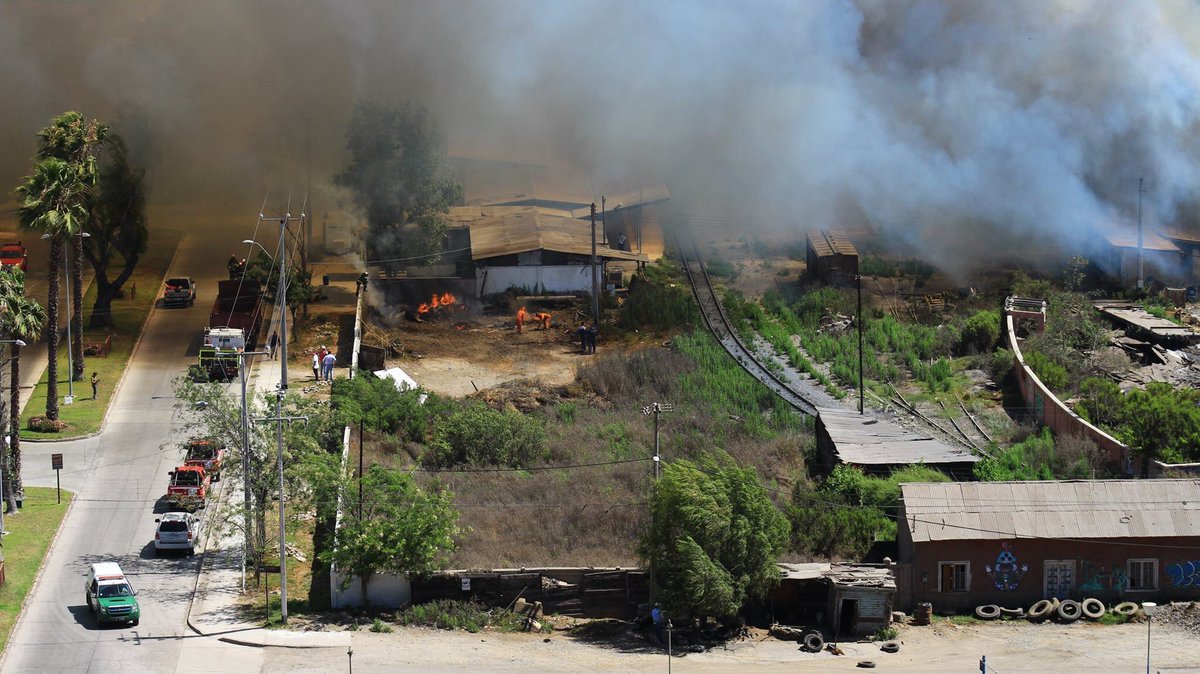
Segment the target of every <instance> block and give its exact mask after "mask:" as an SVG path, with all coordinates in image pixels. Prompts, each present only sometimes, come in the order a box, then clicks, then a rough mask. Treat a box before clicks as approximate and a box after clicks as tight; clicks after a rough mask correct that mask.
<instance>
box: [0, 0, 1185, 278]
mask: <svg viewBox="0 0 1200 674" xmlns="http://www.w3.org/2000/svg"><path fill="white" fill-rule="evenodd" d="M1195 26H1200V8H1198V7H1197V5H1196V4H1194V3H1192V2H1190V1H1189V0H1159V1H1157V2H1155V1H1153V0H1146V1H1143V2H1133V1H1124V0H1008V1H1006V2H943V1H933V0H812V1H810V2H794V1H785V0H778V1H775V2H772V1H770V0H760V1H758V2H751V3H736V2H718V1H715V0H713V1H706V0H657V1H655V2H638V1H634V0H608V1H604V2H601V1H599V0H579V1H572V2H556V1H554V0H506V1H505V2H493V1H487V0H477V1H471V0H439V1H438V2H417V3H396V2H394V1H392V0H354V1H352V2H345V1H344V0H338V1H334V0H259V1H256V2H242V1H237V0H225V1H220V0H206V1H205V2H170V1H165V0H161V1H152V0H141V1H133V0H128V1H124V2H121V1H113V2H106V3H103V4H93V3H82V2H76V1H73V0H10V1H9V2H5V3H3V4H0V91H3V92H4V94H3V99H2V100H3V102H2V103H0V110H2V111H3V114H2V115H0V134H2V135H0V138H2V140H3V147H4V149H5V152H4V153H2V154H0V183H2V184H3V186H5V187H8V186H13V185H15V184H16V182H17V181H18V180H19V178H20V177H21V176H22V175H24V174H25V173H27V172H28V169H29V158H30V157H31V156H32V154H33V151H34V146H35V136H34V134H35V132H36V131H37V129H39V128H40V127H42V126H44V125H45V124H46V123H47V122H48V120H49V119H50V118H51V117H52V116H53V115H54V114H57V113H59V112H62V111H64V110H68V109H78V110H80V111H82V112H84V113H85V114H86V115H88V116H89V117H97V118H99V119H101V120H103V121H112V122H114V123H115V124H116V125H117V127H118V129H119V130H120V131H121V132H122V133H123V134H124V135H126V136H127V138H128V139H129V140H130V145H131V148H133V149H134V150H135V151H137V150H139V149H140V150H141V151H142V152H143V153H144V157H145V159H144V161H145V163H147V165H148V168H149V169H150V179H151V181H152V183H153V185H154V187H155V188H156V190H157V191H156V192H155V198H156V199H159V200H167V199H169V200H175V201H179V202H185V201H189V200H190V201H195V202H208V203H217V204H223V205H227V206H229V207H231V208H234V209H241V208H243V206H242V205H243V204H245V205H246V206H245V208H246V209H247V210H248V212H250V213H253V212H254V209H257V208H258V205H259V203H260V202H261V199H262V195H263V194H265V193H267V192H272V193H273V194H276V195H279V194H280V193H281V192H283V191H290V192H291V193H293V194H296V195H299V194H302V193H304V192H305V191H313V192H317V191H319V190H318V187H320V186H323V185H327V184H328V183H329V177H330V176H331V175H332V174H333V173H336V172H337V171H338V170H340V169H341V167H342V166H343V164H344V163H345V151H344V131H345V125H346V122H347V120H348V119H349V116H350V112H351V110H352V109H353V106H354V104H355V103H356V102H357V101H359V100H362V99H370V100H377V101H382V102H396V101H400V100H404V99H412V100H416V101H419V102H422V103H425V104H426V105H428V106H429V107H430V109H431V110H433V111H434V113H435V114H436V115H437V116H438V117H439V119H440V120H441V121H442V127H443V130H444V131H445V132H446V134H447V136H448V138H449V140H450V144H451V149H452V151H453V152H455V153H459V154H465V155H470V156H477V157H486V158H492V159H508V160H519V161H533V162H541V163H547V164H556V163H569V164H572V165H574V166H576V167H579V168H582V169H584V170H586V171H588V172H590V174H591V175H593V176H595V179H596V183H597V184H603V183H605V182H620V181H624V182H626V183H627V184H637V183H638V182H640V181H655V182H662V181H665V182H666V183H667V184H668V185H669V186H670V187H671V189H672V193H673V195H674V197H675V198H674V203H675V205H676V206H681V207H682V208H684V209H686V212H687V214H688V217H689V218H690V219H693V220H694V221H696V222H700V223H703V224H710V225H711V224H713V223H721V224H727V225H728V226H729V227H730V228H731V229H735V230H736V229H739V228H754V227H768V226H770V227H776V228H782V229H785V230H789V231H800V230H802V229H805V228H810V227H831V226H832V227H836V226H844V225H847V224H851V225H853V224H859V223H853V222H851V223H847V222H846V220H847V219H857V220H861V221H862V222H863V223H867V224H870V225H872V226H875V227H879V228H882V229H884V230H885V231H887V232H889V233H891V234H892V235H894V236H895V237H898V238H900V239H902V240H904V241H907V242H908V243H909V244H911V245H912V246H913V247H914V248H920V249H922V250H923V251H924V252H925V253H926V254H927V255H928V256H929V257H930V258H932V259H934V260H941V261H942V262H943V263H944V264H947V265H951V266H953V265H956V264H957V265H962V266H966V265H968V264H970V260H971V259H973V257H974V256H975V255H983V254H984V253H985V252H986V251H989V250H992V251H994V250H995V249H996V248H997V247H998V246H1007V245H1020V243H1021V242H1027V243H1032V244H1033V245H1037V246H1045V245H1055V244H1059V245H1065V246H1074V245H1077V244H1079V243H1081V242H1083V241H1087V240H1089V239H1092V238H1094V234H1095V231H1096V229H1097V228H1111V227H1119V226H1124V227H1132V226H1133V223H1134V221H1135V215H1134V214H1135V212H1136V206H1137V198H1138V193H1137V184H1138V178H1140V177H1144V178H1146V179H1147V181H1148V184H1149V189H1148V191H1147V192H1146V194H1145V196H1144V199H1145V203H1144V212H1145V213H1146V217H1147V220H1148V221H1149V222H1151V223H1152V224H1154V223H1164V224H1168V225H1172V226H1175V227H1178V228H1186V227H1188V226H1189V225H1190V223H1192V222H1193V221H1194V219H1195V208H1196V201H1197V199H1196V197H1195V189H1196V186H1197V185H1198V184H1200V180H1198V178H1200V175H1198V173H1200V171H1198V168H1200V154H1198V153H1197V149H1198V148H1197V137H1198V134H1197V132H1198V131H1200V128H1198V126H1200V125H1198V124H1197V119H1198V113H1200V62H1198V60H1197V46H1198V44H1200V42H1198V36H1197V34H1196V30H1195V28H1194V27H1195Z"/></svg>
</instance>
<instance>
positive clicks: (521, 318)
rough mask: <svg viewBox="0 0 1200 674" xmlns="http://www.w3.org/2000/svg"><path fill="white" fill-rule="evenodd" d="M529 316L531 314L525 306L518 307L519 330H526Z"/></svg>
mask: <svg viewBox="0 0 1200 674" xmlns="http://www.w3.org/2000/svg"><path fill="white" fill-rule="evenodd" d="M527 318H529V314H528V313H526V312H525V307H521V308H520V309H517V332H525V319H527Z"/></svg>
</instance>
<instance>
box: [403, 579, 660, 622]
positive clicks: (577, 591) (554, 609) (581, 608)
mask: <svg viewBox="0 0 1200 674" xmlns="http://www.w3.org/2000/svg"><path fill="white" fill-rule="evenodd" d="M517 597H521V598H523V599H525V600H526V601H530V602H534V601H540V602H542V610H543V611H544V612H545V613H550V614H558V615H567V616H574V617H578V618H620V619H622V620H633V619H634V618H637V617H638V615H639V614H640V613H642V612H644V609H645V606H646V604H647V603H648V602H649V600H650V584H649V576H648V575H647V574H646V572H644V571H641V570H639V569H585V568H546V569H519V570H518V569H505V570H495V571H447V572H444V573H440V574H438V575H436V576H433V577H430V578H425V579H420V580H413V581H412V601H413V603H414V604H420V603H423V602H428V601H433V600H436V599H459V600H465V599H470V600H473V601H478V602H481V603H484V604H488V605H491V606H508V605H509V604H511V603H512V602H514V601H516V599H517Z"/></svg>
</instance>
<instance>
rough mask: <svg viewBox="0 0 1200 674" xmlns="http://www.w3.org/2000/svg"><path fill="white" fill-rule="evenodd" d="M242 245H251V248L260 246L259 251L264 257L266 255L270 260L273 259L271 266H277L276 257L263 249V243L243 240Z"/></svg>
mask: <svg viewBox="0 0 1200 674" xmlns="http://www.w3.org/2000/svg"><path fill="white" fill-rule="evenodd" d="M242 243H244V244H246V245H249V246H258V249H259V250H261V251H262V252H263V255H266V256H267V257H268V258H270V259H271V264H275V256H273V255H271V254H270V253H268V252H267V249H266V248H263V245H262V244H261V243H259V242H257V241H255V240H254V239H242Z"/></svg>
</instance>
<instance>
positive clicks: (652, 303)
mask: <svg viewBox="0 0 1200 674" xmlns="http://www.w3.org/2000/svg"><path fill="white" fill-rule="evenodd" d="M664 267H669V263H667V262H666V261H665V260H664V261H663V262H662V263H660V265H658V266H655V267H647V268H646V270H645V273H644V274H639V275H636V276H634V277H633V280H632V281H630V283H629V293H628V294H627V295H626V296H625V303H624V304H622V305H621V312H620V315H619V317H618V318H617V325H619V326H620V327H622V328H624V329H626V330H642V329H650V330H654V331H660V332H661V331H665V330H670V329H671V328H674V327H677V326H680V325H686V324H695V323H696V321H697V320H698V319H699V316H700V314H699V312H698V311H697V310H696V303H695V302H694V301H693V300H692V295H691V293H690V292H689V291H688V287H687V284H686V283H685V282H683V281H682V280H679V279H677V278H675V276H674V275H675V274H677V273H678V272H677V271H676V270H672V269H668V268H664Z"/></svg>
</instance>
